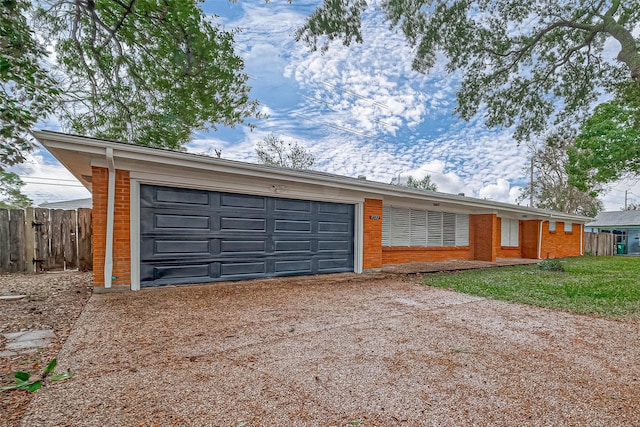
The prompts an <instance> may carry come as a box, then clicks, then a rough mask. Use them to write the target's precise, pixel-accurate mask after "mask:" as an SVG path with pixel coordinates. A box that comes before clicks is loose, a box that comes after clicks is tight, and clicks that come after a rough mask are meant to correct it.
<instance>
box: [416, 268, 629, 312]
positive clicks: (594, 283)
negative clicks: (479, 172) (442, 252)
mask: <svg viewBox="0 0 640 427" xmlns="http://www.w3.org/2000/svg"><path fill="white" fill-rule="evenodd" d="M559 262H560V265H562V267H563V269H564V271H553V270H543V269H541V268H540V267H539V266H538V265H527V266H516V267H506V268H494V269H488V270H471V271H463V272H456V273H439V274H434V275H428V276H425V278H424V283H425V284H426V285H429V286H436V287H441V288H448V289H453V290H455V291H458V292H464V293H468V294H473V295H478V296H483V297H487V298H493V299H499V300H504V301H510V302H516V303H520V304H528V305H535V306H539V307H546V308H551V309H555V310H563V311H569V312H573V313H579V314H595V315H598V316H603V317H611V318H620V319H635V320H640V258H635V257H573V258H564V259H562V260H559Z"/></svg>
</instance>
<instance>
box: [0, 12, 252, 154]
mask: <svg viewBox="0 0 640 427" xmlns="http://www.w3.org/2000/svg"><path fill="white" fill-rule="evenodd" d="M34 3H37V4H38V7H37V8H36V12H35V14H34V18H33V20H32V21H29V20H27V18H26V15H27V14H28V13H30V12H33V10H32V7H31V2H28V1H26V0H3V1H2V5H3V7H2V13H1V15H0V19H1V20H2V21H1V22H0V24H2V26H1V27H0V28H1V29H0V37H1V40H0V46H1V48H2V56H1V57H0V73H1V74H0V77H1V78H2V81H1V83H2V87H3V94H2V96H3V97H2V99H1V100H0V101H1V102H2V104H1V105H0V108H1V110H0V113H2V136H3V137H5V142H3V144H2V150H1V151H0V156H1V157H0V160H1V161H2V163H3V164H4V165H12V164H16V163H20V162H21V161H23V160H24V153H25V152H26V151H29V150H31V149H33V140H32V139H30V138H28V137H26V134H27V133H28V129H29V128H31V127H32V126H33V125H34V124H35V123H36V122H37V121H38V120H39V119H42V118H44V117H46V116H47V115H49V114H51V113H52V112H53V111H55V113H56V115H57V117H58V118H59V119H60V120H61V122H62V124H63V126H64V127H65V128H66V129H67V130H69V131H71V132H74V133H80V134H84V135H90V136H96V137H101V138H108V139H117V140H123V141H127V142H132V143H136V144H142V145H151V146H160V147H166V148H171V149H180V148H181V147H182V145H183V144H185V143H186V142H188V141H189V139H190V137H191V135H192V133H193V132H194V131H195V130H210V129H216V124H223V125H226V126H235V125H237V124H241V123H245V122H246V121H247V120H249V119H251V118H260V117H261V114H260V113H259V112H258V104H257V102H256V101H254V100H251V99H249V95H248V94H249V89H250V88H249V86H247V85H246V81H247V79H248V76H247V75H246V74H244V73H243V72H242V70H243V67H244V63H243V60H242V58H240V57H239V56H237V55H236V54H235V52H234V48H233V40H234V32H233V31H226V30H224V29H222V27H220V26H219V25H214V24H212V23H210V22H209V20H208V18H207V17H206V16H205V15H204V12H203V11H202V9H201V8H200V6H199V5H198V1H197V0H185V1H169V0H117V1H95V0H83V1H66V0H38V1H34ZM30 22H31V23H32V24H33V25H34V28H38V32H39V33H40V34H41V35H42V37H43V38H44V39H45V40H49V41H50V43H51V49H52V50H53V53H54V54H55V57H56V62H55V63H50V64H48V65H47V66H46V67H44V66H42V65H41V64H40V62H41V61H42V60H44V59H45V58H46V52H45V50H44V49H43V48H42V46H40V45H39V44H38V43H37V42H36V38H35V36H34V34H33V30H32V29H31V28H30V27H29V23H30ZM248 124H249V126H253V124H252V123H250V122H249V123H248ZM7 138H9V139H8V142H7Z"/></svg>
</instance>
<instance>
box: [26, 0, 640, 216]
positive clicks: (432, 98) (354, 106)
mask: <svg viewBox="0 0 640 427" xmlns="http://www.w3.org/2000/svg"><path fill="white" fill-rule="evenodd" d="M319 3H320V1H311V0H306V1H304V0H295V1H294V2H293V4H289V3H288V2H287V1H285V0H273V1H272V2H270V3H268V4H267V3H265V2H262V1H238V2H237V3H230V2H227V1H220V0H206V1H205V2H204V4H203V8H204V10H205V12H206V13H209V14H215V15H218V17H219V18H217V19H215V22H219V23H221V24H222V25H224V26H225V27H226V28H228V29H231V28H239V29H241V30H242V31H241V32H240V33H239V34H238V35H237V36H236V45H235V46H236V50H237V52H238V54H240V55H241V56H242V57H243V58H244V59H245V61H246V64H245V65H246V69H245V71H246V72H247V73H248V74H249V75H250V80H249V84H250V86H252V88H253V89H252V93H251V95H252V97H253V98H254V99H258V100H259V101H260V103H261V105H262V109H263V110H264V112H266V113H268V115H269V118H268V119H265V120H262V121H259V122H258V123H257V128H256V129H254V130H253V131H251V130H249V129H248V128H247V127H244V126H241V127H237V128H235V129H230V128H225V127H221V128H219V130H218V131H217V132H210V133H198V134H196V135H195V138H194V141H193V142H192V143H190V144H189V145H188V150H189V151H192V152H197V153H208V154H211V155H214V154H215V151H214V150H215V149H221V150H222V157H223V158H228V159H234V160H242V161H248V162H257V161H258V158H257V156H256V154H255V149H254V146H255V144H256V143H257V142H259V141H260V140H262V139H263V138H264V137H265V136H266V135H268V134H270V133H273V134H274V135H276V136H278V137H280V138H282V139H284V140H285V141H295V142H297V143H299V144H301V145H303V146H305V147H306V148H307V149H308V150H309V151H311V152H312V153H313V154H314V155H315V157H316V165H315V167H314V168H315V169H318V170H322V171H325V172H330V173H336V174H340V175H346V176H354V177H355V176H358V175H365V176H367V178H368V179H371V180H376V181H382V182H390V181H391V179H392V178H393V177H397V176H398V175H402V176H404V177H406V176H407V175H412V176H414V177H417V178H421V177H422V176H424V175H425V174H429V175H431V176H432V179H433V181H434V182H435V183H436V184H437V185H438V189H439V191H443V192H447V193H465V194H466V195H468V196H473V197H480V198H488V199H491V200H495V201H503V202H511V203H514V202H515V200H516V197H517V196H518V194H519V191H520V188H521V187H523V186H524V185H525V184H526V182H527V180H528V172H527V171H526V167H527V165H528V163H529V160H528V152H527V148H526V147H525V146H518V145H517V144H516V142H515V141H514V140H513V139H512V138H511V129H488V128H486V127H485V126H484V124H483V121H482V118H481V117H476V118H474V119H473V120H472V121H470V122H464V121H462V120H459V119H458V118H457V117H455V116H454V115H453V110H454V108H455V92H456V89H457V85H458V82H459V79H458V78H457V77H456V76H455V75H453V76H452V75H450V74H448V73H447V72H446V71H445V69H444V65H445V62H444V61H439V62H438V64H437V65H436V67H435V68H434V69H433V70H431V72H430V73H429V74H427V75H424V74H419V73H416V72H414V71H412V70H411V59H412V58H413V53H412V50H411V49H410V48H409V47H407V46H406V43H405V42H404V39H403V36H402V35H401V34H400V33H399V32H397V31H395V30H389V29H388V26H387V25H386V23H385V22H384V16H383V15H382V13H381V12H380V11H376V10H375V6H372V7H371V10H370V11H369V12H368V13H367V14H366V15H365V18H364V20H363V32H364V38H365V42H364V44H361V45H359V44H354V45H352V46H350V47H345V46H342V45H341V44H340V43H339V42H336V43H335V44H333V45H332V46H331V47H330V49H329V51H328V52H326V53H324V54H322V53H321V52H311V51H310V50H309V48H308V47H307V46H305V45H304V44H302V43H296V42H295V40H294V38H293V35H294V32H295V30H296V29H297V28H298V27H299V26H300V25H301V24H302V23H303V22H304V19H305V17H307V16H308V15H309V14H310V13H311V12H312V11H313V10H314V9H315V7H316V6H317V5H318V4H319ZM613 47H614V48H615V46H613ZM42 128H48V129H56V128H57V126H56V124H55V121H52V122H50V123H45V124H43V125H42ZM19 172H20V173H21V175H22V176H23V177H24V180H25V181H26V182H28V183H29V184H28V185H27V186H26V187H25V193H27V195H29V196H30V197H32V198H33V200H34V201H35V202H36V203H39V202H43V201H45V200H46V201H54V200H62V199H71V198H79V197H89V193H88V192H87V191H86V190H83V189H82V188H80V187H78V185H79V184H77V183H76V182H74V181H73V180H72V177H71V176H70V174H68V173H67V172H66V171H65V170H64V168H63V167H62V166H60V165H59V164H57V162H56V161H55V159H52V158H51V156H50V155H48V153H43V152H38V153H35V155H34V156H33V158H32V159H31V160H30V162H29V163H27V164H25V165H23V166H21V167H20V168H19ZM45 178H46V179H48V181H45V180H44V179H45ZM51 178H53V179H54V180H59V181H52V180H51ZM43 182H44V184H36V183H43ZM51 184H59V185H51ZM627 189H629V190H631V191H632V193H631V194H630V195H629V198H630V200H635V201H640V186H639V185H638V183H637V182H624V183H619V184H617V185H615V186H613V187H612V189H611V191H610V192H609V193H608V194H607V195H606V196H605V197H603V199H604V201H605V205H606V208H607V209H608V210H617V209H619V208H620V206H622V204H623V202H624V191H625V190H627Z"/></svg>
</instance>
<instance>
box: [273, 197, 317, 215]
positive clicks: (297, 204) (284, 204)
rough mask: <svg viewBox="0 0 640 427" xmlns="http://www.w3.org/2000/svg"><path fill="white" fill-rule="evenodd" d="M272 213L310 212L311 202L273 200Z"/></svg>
mask: <svg viewBox="0 0 640 427" xmlns="http://www.w3.org/2000/svg"><path fill="white" fill-rule="evenodd" d="M274 211H275V212H276V214H277V213H279V212H309V213H310V212H311V201H309V200H293V199H292V200H289V199H274Z"/></svg>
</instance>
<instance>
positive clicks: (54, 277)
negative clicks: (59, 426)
mask: <svg viewBox="0 0 640 427" xmlns="http://www.w3.org/2000/svg"><path fill="white" fill-rule="evenodd" d="M91 280H92V279H91V273H78V272H64V273H45V274H37V275H26V274H13V275H0V295H5V296H10V295H25V297H24V298H21V299H17V300H6V299H5V300H0V351H2V350H3V349H4V348H5V344H6V341H7V340H6V339H5V338H4V335H3V334H10V333H14V332H21V331H34V330H53V333H54V334H55V336H54V337H53V338H52V339H51V342H50V344H49V345H47V346H46V347H41V348H38V349H37V351H34V352H30V353H22V354H16V355H13V356H4V357H2V356H0V384H2V385H8V384H10V383H12V382H13V373H14V372H15V371H17V370H21V371H25V372H29V373H32V374H33V373H35V372H39V371H41V370H42V368H43V367H44V366H46V365H47V363H49V361H50V360H51V359H53V358H54V357H56V355H57V354H58V352H59V351H60V348H61V347H62V344H63V343H64V342H65V340H66V339H67V337H68V336H69V333H70V332H71V329H72V327H73V325H74V323H75V321H76V319H77V318H78V316H79V315H80V312H81V311H82V309H83V307H84V305H85V303H86V302H87V300H88V299H89V297H90V296H91V287H92V281H91ZM31 397H32V395H31V394H30V393H28V392H26V391H21V390H18V391H11V392H2V393H0V414H2V416H1V417H0V426H7V427H9V426H18V425H19V424H20V419H21V417H22V415H23V413H24V411H25V410H26V408H27V405H28V403H29V401H30V400H31Z"/></svg>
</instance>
